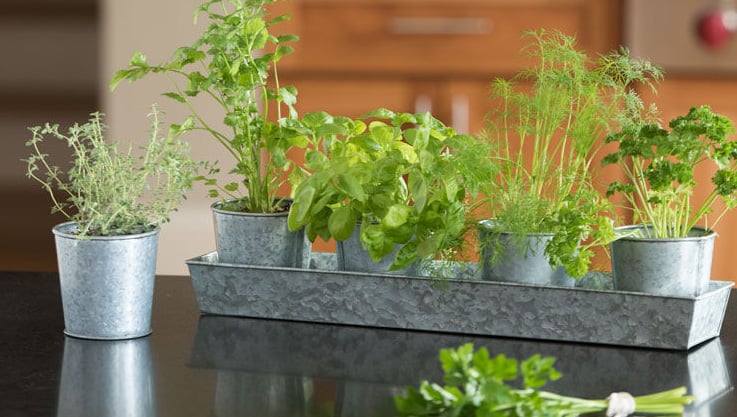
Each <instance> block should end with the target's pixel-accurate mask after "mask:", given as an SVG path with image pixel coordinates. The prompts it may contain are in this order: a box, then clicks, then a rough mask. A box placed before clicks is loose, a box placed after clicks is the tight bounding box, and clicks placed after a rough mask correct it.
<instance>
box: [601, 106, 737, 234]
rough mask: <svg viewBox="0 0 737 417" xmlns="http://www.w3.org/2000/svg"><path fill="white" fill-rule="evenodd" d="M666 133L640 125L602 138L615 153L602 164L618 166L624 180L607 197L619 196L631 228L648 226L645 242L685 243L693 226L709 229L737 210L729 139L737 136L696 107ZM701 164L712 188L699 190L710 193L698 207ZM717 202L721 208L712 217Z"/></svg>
mask: <svg viewBox="0 0 737 417" xmlns="http://www.w3.org/2000/svg"><path fill="white" fill-rule="evenodd" d="M668 128H669V129H670V130H668V129H666V128H663V127H661V126H660V125H659V124H657V123H655V122H648V121H646V120H642V121H640V122H639V123H631V124H628V125H625V126H623V127H622V129H621V130H619V131H618V132H616V133H613V134H611V135H609V136H608V137H607V138H606V141H607V142H608V143H615V144H616V145H617V149H616V151H615V152H613V153H611V154H609V155H607V156H606V157H605V158H604V160H603V161H602V163H603V164H617V165H618V166H620V167H621V168H622V170H623V171H624V173H625V176H626V178H627V180H628V182H621V181H616V182H613V183H612V184H610V186H609V189H608V191H607V193H608V194H609V195H613V194H615V193H621V194H622V195H623V196H624V197H625V198H626V200H627V202H628V203H629V204H630V206H629V207H630V208H631V210H632V212H633V215H634V222H635V223H642V224H647V225H649V227H648V228H646V229H643V230H642V231H643V233H644V235H643V237H653V238H678V237H686V236H688V234H689V232H690V231H691V229H693V227H694V226H696V225H699V224H700V225H702V226H705V227H707V228H713V227H714V226H715V225H716V224H717V223H718V222H719V220H720V219H721V218H722V216H724V214H725V213H726V212H727V211H728V210H730V209H733V208H734V207H736V206H737V141H735V140H734V139H733V138H730V135H732V134H734V133H735V130H734V126H733V124H732V122H731V121H730V120H729V119H728V118H726V117H724V116H722V115H719V114H716V113H714V112H713V111H712V110H711V108H710V107H709V106H700V107H693V108H691V109H690V110H689V112H688V113H687V114H685V115H682V116H678V117H676V118H674V119H673V120H671V121H670V122H669V123H668ZM704 164H711V165H712V166H713V167H714V168H715V169H716V170H715V171H714V174H713V175H712V178H711V183H710V184H708V185H707V184H702V185H701V186H702V187H703V186H708V187H710V188H709V192H708V194H707V195H706V198H704V199H703V200H702V201H700V202H699V203H696V202H695V201H694V190H695V189H696V187H697V186H699V184H697V183H696V169H697V167H698V166H700V165H704ZM717 200H722V201H723V202H724V205H723V206H722V208H721V210H720V211H719V212H717V213H714V210H713V209H714V203H715V202H716V201H717ZM710 215H711V216H713V217H712V218H711V219H710V218H709V216H710ZM710 220H711V221H710Z"/></svg>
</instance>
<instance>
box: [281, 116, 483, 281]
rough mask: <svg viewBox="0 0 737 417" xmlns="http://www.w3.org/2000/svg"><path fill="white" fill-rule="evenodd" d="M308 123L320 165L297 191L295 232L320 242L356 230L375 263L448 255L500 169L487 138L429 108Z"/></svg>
mask: <svg viewBox="0 0 737 417" xmlns="http://www.w3.org/2000/svg"><path fill="white" fill-rule="evenodd" d="M300 129H301V131H302V132H304V133H305V136H307V137H309V138H310V141H311V142H312V143H313V144H314V145H315V146H313V147H311V148H309V149H308V150H307V153H306V156H305V159H306V168H307V169H308V170H310V171H312V172H313V174H311V175H310V176H308V177H307V178H306V179H305V180H304V181H303V182H302V183H301V184H299V186H298V187H297V189H296V191H295V197H294V205H293V208H292V211H291V212H290V215H289V225H290V228H292V230H297V229H300V228H303V227H304V228H306V233H307V237H308V238H309V239H310V240H313V241H314V240H315V239H316V238H317V237H318V236H319V237H321V238H322V239H324V240H328V239H330V238H335V239H336V240H338V241H343V240H346V239H348V238H349V237H351V235H353V233H354V231H355V230H356V225H357V224H360V229H359V232H358V233H359V238H360V242H361V245H362V247H363V248H364V249H365V250H366V251H367V252H368V253H369V255H370V256H371V259H372V260H373V261H374V262H378V261H380V260H382V259H383V258H385V257H386V256H388V255H390V254H392V253H393V252H394V251H395V249H396V248H397V247H399V250H398V252H397V253H396V256H395V258H394V259H393V261H392V264H391V267H390V269H391V270H397V269H402V268H406V267H408V266H410V265H412V264H413V263H415V262H416V261H418V260H421V259H433V258H434V257H435V256H436V255H438V254H441V255H442V254H445V255H448V254H449V253H450V252H452V251H453V250H454V249H456V248H458V247H460V246H462V244H463V242H464V240H463V237H464V235H465V232H466V231H467V230H468V226H469V223H470V222H469V215H470V211H469V207H470V206H469V205H468V204H466V203H467V201H466V200H467V198H468V197H469V195H475V193H476V192H477V190H478V187H479V185H480V184H481V183H482V182H484V181H488V179H489V177H490V176H491V175H492V172H493V167H492V164H490V163H489V161H488V159H487V153H486V151H485V145H483V144H482V143H479V142H477V141H475V140H474V139H473V138H471V137H469V136H467V135H459V134H457V133H456V132H455V131H454V130H453V129H452V128H450V127H447V126H445V125H444V124H443V123H442V122H440V121H439V120H437V119H435V118H434V117H432V116H431V115H430V114H410V113H394V112H392V111H389V110H386V109H378V110H375V111H372V112H370V113H368V114H366V115H364V116H363V117H361V118H359V119H357V120H351V119H347V118H340V117H333V116H330V115H328V114H326V113H311V114H307V115H305V117H304V118H303V119H302V121H301V128H300Z"/></svg>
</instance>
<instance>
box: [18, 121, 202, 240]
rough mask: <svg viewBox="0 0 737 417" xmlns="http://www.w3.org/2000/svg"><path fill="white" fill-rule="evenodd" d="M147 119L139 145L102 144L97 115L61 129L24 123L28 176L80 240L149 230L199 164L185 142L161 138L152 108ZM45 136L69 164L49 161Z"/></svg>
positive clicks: (182, 191)
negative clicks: (63, 150)
mask: <svg viewBox="0 0 737 417" xmlns="http://www.w3.org/2000/svg"><path fill="white" fill-rule="evenodd" d="M151 118H152V129H151V137H150V139H149V141H148V142H147V143H146V145H144V146H142V147H141V148H140V149H134V148H133V147H132V146H131V145H129V146H123V145H122V144H121V143H119V142H108V141H106V140H105V130H106V126H105V124H104V123H103V114H102V113H99V112H98V113H93V114H92V115H91V116H90V119H89V121H88V122H86V123H83V124H75V125H73V126H72V127H70V128H69V129H68V131H66V132H64V131H63V130H61V128H60V127H59V125H58V124H50V123H47V124H45V125H43V126H36V127H33V128H30V130H31V133H32V138H31V139H30V140H29V141H28V142H27V143H26V145H27V146H28V147H30V148H31V155H30V156H29V157H28V158H27V159H24V161H25V162H26V164H27V176H28V177H29V178H31V179H33V180H35V181H37V182H39V183H40V184H41V185H42V186H43V188H44V189H45V190H46V191H48V193H49V194H50V196H51V199H52V202H53V205H52V211H53V212H59V213H61V214H62V215H64V216H65V217H67V218H68V219H69V220H71V221H73V222H74V223H75V224H76V227H77V233H78V235H79V236H80V237H86V236H113V235H126V234H135V233H142V232H146V231H150V230H153V229H155V228H156V227H158V225H159V224H161V223H164V222H166V221H168V220H169V214H170V213H171V212H172V211H174V210H175V209H176V208H177V206H178V205H179V204H180V203H181V202H182V200H183V199H184V198H185V196H186V193H187V191H188V190H189V188H190V187H191V186H192V182H193V180H194V179H195V177H196V176H197V175H198V171H199V169H200V165H201V164H199V163H197V162H194V161H192V160H191V159H190V157H189V146H188V144H187V143H186V142H183V141H181V140H180V139H179V138H178V137H176V135H170V136H167V137H164V136H162V135H160V131H159V120H158V113H157V111H156V109H155V108H154V111H153V113H152V114H151ZM47 140H60V141H62V142H63V143H64V144H66V145H67V147H68V149H69V151H70V152H71V155H70V159H71V167H70V168H69V169H66V170H65V169H63V168H61V167H59V166H56V165H53V164H52V163H51V161H50V157H49V155H48V154H46V153H45V152H44V150H43V147H44V143H45V142H46V141H47Z"/></svg>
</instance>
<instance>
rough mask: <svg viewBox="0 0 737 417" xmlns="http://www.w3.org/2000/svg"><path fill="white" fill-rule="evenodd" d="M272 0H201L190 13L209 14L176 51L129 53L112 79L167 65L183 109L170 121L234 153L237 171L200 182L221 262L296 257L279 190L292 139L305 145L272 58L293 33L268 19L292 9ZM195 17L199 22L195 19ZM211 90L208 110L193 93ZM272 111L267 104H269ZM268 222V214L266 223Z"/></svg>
mask: <svg viewBox="0 0 737 417" xmlns="http://www.w3.org/2000/svg"><path fill="white" fill-rule="evenodd" d="M274 1H275V0H256V1H253V0H228V1H225V2H223V1H215V0H211V1H207V2H205V3H204V4H203V5H201V6H200V7H199V8H198V9H197V11H196V16H199V15H202V14H204V15H205V16H206V17H207V18H208V20H209V24H208V26H207V27H206V29H205V31H204V32H203V34H202V35H201V36H200V38H199V39H197V40H195V41H194V43H192V44H191V45H189V46H183V47H180V48H178V49H176V51H175V52H174V54H173V56H172V58H171V59H170V60H169V61H167V62H164V63H162V64H159V65H152V64H149V63H148V62H147V61H146V58H145V56H144V55H143V54H141V53H135V54H134V55H133V58H132V59H131V61H130V65H129V67H128V68H126V69H122V70H120V71H118V72H117V73H116V74H115V76H114V77H113V79H112V80H111V82H110V87H111V89H115V88H116V86H117V85H118V84H119V83H120V82H121V81H123V80H129V81H135V80H138V79H140V78H142V77H144V76H147V75H149V74H156V73H160V74H164V75H166V77H167V78H168V79H169V80H171V85H172V88H173V90H172V91H169V92H166V93H164V95H165V96H167V97H169V98H171V99H173V100H175V101H176V102H179V103H181V104H183V105H184V106H185V107H186V109H187V110H188V111H189V116H188V117H187V118H186V119H185V120H184V121H183V122H181V123H179V124H174V125H172V128H173V129H174V130H175V131H177V132H193V133H194V132H203V133H205V134H206V135H208V136H210V137H211V139H212V140H214V141H215V142H216V143H217V144H218V145H219V146H223V147H224V148H225V149H226V150H227V152H228V153H229V154H230V155H231V156H232V157H233V159H232V161H233V164H232V168H231V169H230V170H229V174H234V175H236V176H238V177H240V180H239V181H235V182H229V183H227V184H223V183H222V182H221V181H219V180H218V179H216V177H215V175H216V174H218V169H217V168H215V167H212V170H211V172H210V176H209V178H206V179H205V180H206V184H207V185H209V186H211V187H212V188H211V190H210V196H211V197H213V198H217V199H219V201H218V202H216V203H215V204H213V211H214V217H215V227H216V235H217V244H218V255H219V257H220V261H221V262H228V263H238V264H258V265H272V266H301V265H300V264H301V260H300V255H301V253H302V244H303V240H304V239H303V237H302V235H300V234H299V233H291V232H289V230H288V228H287V221H286V218H287V212H288V210H289V205H290V201H289V200H288V199H285V198H284V196H280V195H278V192H279V188H280V186H282V185H283V184H284V183H285V182H286V178H287V175H288V173H289V172H292V171H293V172H299V170H292V168H293V167H294V164H293V162H292V161H291V160H290V159H289V158H287V152H288V151H289V149H291V148H293V147H295V146H297V147H304V146H305V145H306V143H305V140H304V138H302V137H300V136H299V135H295V134H293V132H291V131H289V129H286V128H285V125H286V121H287V120H290V119H293V118H296V117H297V112H296V110H295V108H294V104H295V103H296V95H297V90H296V89H295V88H294V87H292V86H282V85H281V84H280V82H279V77H278V72H277V64H278V62H279V61H280V60H281V59H282V57H283V56H285V55H288V54H289V53H291V52H292V47H291V46H289V45H287V43H289V42H293V41H296V40H297V37H296V36H295V35H291V34H285V35H280V36H276V35H273V34H272V33H271V32H270V29H271V26H272V25H273V24H276V23H278V22H280V21H282V20H285V19H286V18H288V16H278V17H275V18H271V19H269V18H268V16H267V14H266V11H265V10H264V7H265V6H266V5H268V4H270V3H273V2H274ZM196 20H197V19H196V18H195V23H196ZM200 97H202V98H203V99H206V100H209V101H211V102H212V103H214V104H215V105H216V107H217V108H219V109H220V110H221V113H220V115H219V117H218V118H217V119H216V120H206V119H205V116H204V113H203V112H201V110H198V108H197V106H198V105H199V104H202V102H198V101H197V100H195V98H200ZM272 112H273V113H272ZM264 223H268V225H265V224H264Z"/></svg>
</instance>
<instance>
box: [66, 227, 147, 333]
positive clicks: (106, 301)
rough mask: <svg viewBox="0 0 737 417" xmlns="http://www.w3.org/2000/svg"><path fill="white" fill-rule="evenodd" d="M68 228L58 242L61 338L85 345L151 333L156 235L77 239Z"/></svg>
mask: <svg viewBox="0 0 737 417" xmlns="http://www.w3.org/2000/svg"><path fill="white" fill-rule="evenodd" d="M76 230H77V227H76V225H75V224H74V223H71V222H67V223H62V224H59V225H57V226H55V227H54V228H53V229H52V231H53V233H54V238H55V241H56V255H57V260H58V265H59V282H60V285H61V299H62V306H63V309H64V333H66V334H68V335H70V336H74V337H79V338H83V339H106V340H116V339H131V338H136V337H141V336H146V335H148V334H150V333H151V304H152V303H153V292H154V277H155V275H156V249H157V247H158V237H159V230H158V229H156V230H154V231H151V232H147V233H140V234H134V235H123V236H91V237H89V238H83V239H79V238H78V237H77V235H76V234H75V232H76Z"/></svg>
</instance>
